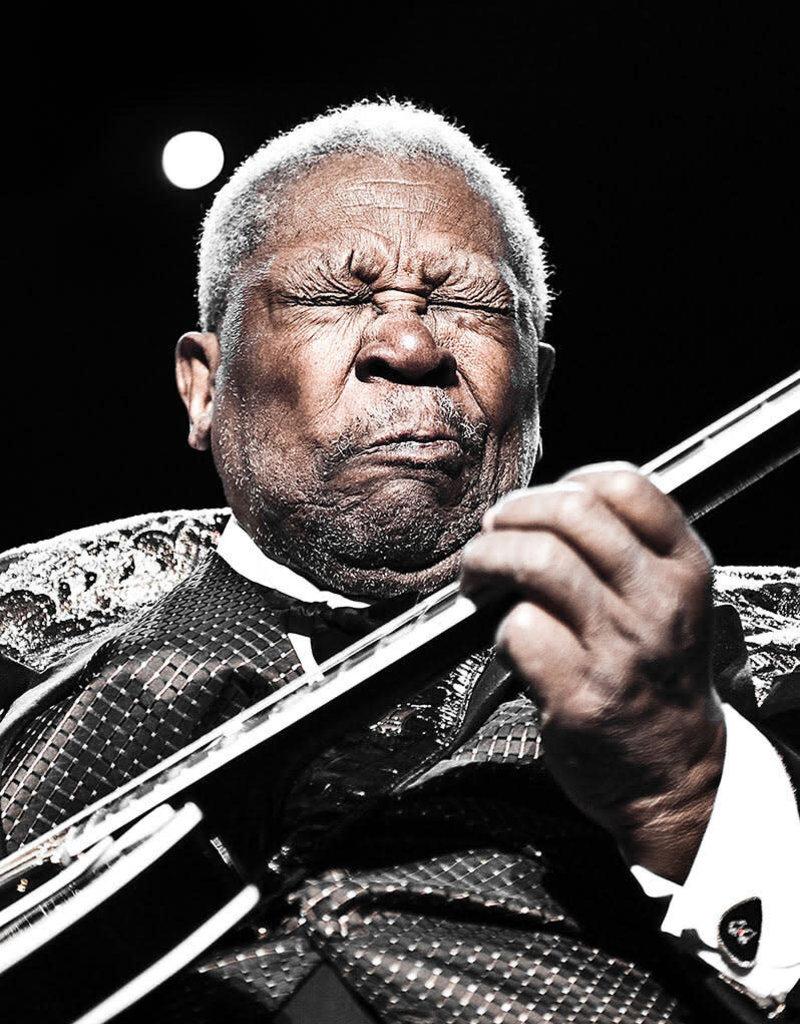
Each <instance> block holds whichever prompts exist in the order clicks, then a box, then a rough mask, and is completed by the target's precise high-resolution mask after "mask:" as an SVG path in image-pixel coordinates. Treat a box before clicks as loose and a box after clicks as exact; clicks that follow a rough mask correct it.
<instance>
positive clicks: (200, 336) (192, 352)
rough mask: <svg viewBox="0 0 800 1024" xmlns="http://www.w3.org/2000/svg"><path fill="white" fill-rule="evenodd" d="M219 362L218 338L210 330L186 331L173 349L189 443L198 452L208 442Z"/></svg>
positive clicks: (209, 442) (208, 444)
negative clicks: (187, 416) (184, 408)
mask: <svg viewBox="0 0 800 1024" xmlns="http://www.w3.org/2000/svg"><path fill="white" fill-rule="evenodd" d="M219 361H220V348H219V340H218V338H217V336H216V334H213V333H212V332H210V331H187V333H186V334H184V335H182V336H181V338H180V339H179V341H178V344H177V346H176V348H175V378H176V382H177V385H178V392H179V394H180V396H181V399H182V400H183V404H184V405H185V406H186V411H187V413H188V414H189V445H190V446H191V447H192V448H195V449H197V451H206V449H208V447H209V446H210V444H211V423H212V419H213V415H214V386H215V380H216V375H217V369H218V367H219Z"/></svg>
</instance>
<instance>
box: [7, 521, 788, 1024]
mask: <svg viewBox="0 0 800 1024" xmlns="http://www.w3.org/2000/svg"><path fill="white" fill-rule="evenodd" d="M217 522H218V520H215V519H213V518H212V519H211V521H210V522H209V524H208V528H207V529H206V530H205V532H204V524H203V522H202V520H201V521H199V523H198V521H196V520H195V521H194V522H192V521H188V524H187V520H186V519H185V518H184V519H181V520H179V524H178V526H177V527H176V528H175V529H173V530H172V531H170V530H167V531H164V532H165V535H167V536H171V537H172V538H173V541H174V544H173V550H178V543H177V538H178V536H179V535H180V534H181V531H184V533H185V531H186V529H187V526H188V528H189V529H193V530H195V531H196V543H195V544H194V550H193V553H192V554H191V556H190V558H189V559H188V560H189V561H190V562H191V564H192V567H191V568H190V571H189V572H188V575H185V576H184V578H182V579H181V581H180V582H178V583H177V585H176V586H174V588H172V589H170V590H168V591H167V592H166V593H164V594H163V596H161V597H160V598H159V599H158V600H157V601H156V602H155V603H154V604H152V605H150V606H146V607H144V609H143V610H141V611H139V613H138V614H135V615H134V617H133V618H132V620H130V621H128V622H127V623H126V624H125V625H124V626H123V628H122V629H121V630H119V629H118V630H117V631H116V632H115V633H114V635H113V636H111V637H109V638H105V639H104V634H103V633H102V631H103V630H105V629H106V628H107V627H108V625H109V624H110V622H112V621H115V620H116V621H117V622H118V621H119V620H120V618H123V617H124V616H122V615H120V614H119V613H117V614H116V616H115V614H114V612H113V611H112V612H111V613H110V614H107V615H105V616H103V615H102V614H101V615H100V616H99V621H97V620H95V621H93V622H90V623H89V625H88V627H86V626H84V627H83V629H78V630H76V629H75V619H76V616H73V617H72V619H71V620H70V621H71V625H70V627H69V629H68V630H66V631H64V630H63V629H62V630H61V632H60V633H59V622H58V616H57V614H56V615H52V616H51V621H50V623H49V628H50V629H51V630H52V632H51V635H50V636H49V637H47V638H46V639H43V634H44V632H45V631H46V629H47V628H48V626H45V627H44V629H42V627H41V624H40V625H39V626H38V627H37V629H38V630H39V633H38V647H37V635H34V637H33V642H32V643H29V644H28V647H27V650H26V651H20V649H19V646H17V647H14V646H12V645H11V644H7V645H6V647H5V653H6V655H7V662H6V664H7V676H6V678H7V685H8V687H9V690H15V691H20V690H23V689H25V688H28V692H27V694H26V695H24V696H22V697H21V698H20V699H18V700H17V702H16V704H14V705H12V707H11V711H10V712H9V715H8V716H7V720H6V727H5V730H4V731H3V734H2V736H0V742H2V743H3V744H4V759H3V768H2V775H0V787H1V788H0V804H1V806H2V813H3V835H4V842H5V845H6V848H7V849H9V850H11V849H15V848H17V847H18V846H19V845H21V844H23V843H24V842H26V841H27V840H29V839H30V838H33V837H34V836H36V835H40V834H42V833H43V832H45V831H47V830H48V829H49V828H50V827H51V826H52V825H53V824H55V823H57V822H59V821H61V820H63V819H64V818H66V817H68V816H70V815H71V814H73V813H75V811H76V810H78V809H80V808H81V807H82V806H85V805H86V804H88V803H90V802H92V801H93V800H95V799H97V798H98V797H100V796H102V795H104V794H105V793H107V792H111V791H112V790H113V789H115V788H116V787H118V786H119V785H121V784H123V783H124V782H126V781H128V780H129V779H130V778H132V777H134V776H135V775H137V774H139V773H140V772H142V771H143V770H145V769H146V768H148V767H149V766H150V765H152V764H155V763H157V762H158V761H159V760H161V759H162V758H163V757H165V756H167V755H168V754H170V753H171V752H173V751H174V750H177V749H179V748H180V747H182V746H184V745H185V744H186V743H188V742H190V741H191V740H192V739H193V738H195V737H196V736H198V735H201V734H202V733H203V732H206V731H208V730H209V729H210V728H212V727H213V726H215V725H216V724H218V723H219V722H220V721H223V720H225V719H226V718H227V717H230V716H231V715H232V714H234V713H236V712H237V711H238V710H240V709H241V708H242V707H245V706H247V705H249V704H251V703H253V702H254V701H255V700H258V699H259V698H260V697H262V696H263V695H265V693H266V692H268V691H269V690H272V689H275V688H277V687H279V686H281V685H283V684H284V683H285V682H286V681H288V680H290V679H292V678H294V677H295V676H296V675H297V674H298V673H299V671H300V669H299V665H298V664H297V660H296V656H295V654H294V651H293V648H292V646H291V644H290V643H289V641H288V639H287V637H286V634H285V632H284V630H283V628H282V609H283V607H284V606H285V599H284V598H282V596H281V595H278V594H276V593H275V592H272V591H269V590H266V589H265V588H262V587H259V586H257V585H256V584H253V583H251V582H249V581H247V580H245V579H243V578H242V577H240V576H238V575H237V574H236V573H234V572H233V570H231V569H230V568H229V567H228V566H227V564H226V563H224V562H223V561H222V560H221V559H219V558H218V557H217V556H216V555H214V554H213V553H211V552H209V553H203V550H202V549H203V548H204V547H209V546H211V545H212V543H213V530H214V527H215V526H216V525H217ZM140 526H141V524H140ZM147 527H148V528H149V533H150V534H151V535H152V534H153V532H154V531H153V523H152V521H151V522H149V523H148V524H147ZM120 529H121V533H122V534H123V535H125V530H126V527H125V526H124V525H123V526H122V527H121V528H120ZM146 532H148V530H142V529H139V531H138V533H137V531H136V527H135V526H134V527H132V528H130V529H129V531H128V534H127V537H128V539H130V538H131V537H134V538H139V543H141V538H142V536H143V534H144V533H146ZM155 532H158V531H155ZM150 542H152V536H151V538H150ZM83 543H84V541H83V540H81V541H80V542H79V547H81V544H83ZM101 546H105V547H106V548H107V547H108V537H107V536H106V539H105V541H104V544H103V545H101ZM124 546H125V545H124V543H123V542H122V540H120V541H119V547H122V548H124ZM119 547H118V548H117V549H116V554H119ZM112 548H113V544H112ZM81 550H82V552H83V554H85V553H86V546H85V544H84V546H83V547H82V548H81ZM76 557H77V556H76ZM78 560H80V558H79V557H78ZM34 561H35V559H34ZM7 565H8V566H11V565H16V566H17V567H19V559H15V560H10V561H9V562H8V563H7ZM186 568H187V566H186V565H182V566H180V567H179V568H178V569H177V570H175V575H178V576H181V575H183V574H184V572H185V571H186ZM134 569H135V567H134ZM82 571H84V572H85V565H84V569H83V570H82ZM6 575H7V572H6ZM120 575H122V574H121V573H120V574H118V576H120ZM131 575H136V573H135V571H134V572H133V573H129V574H128V576H126V577H124V578H123V579H121V580H119V584H118V586H119V587H124V585H125V580H128V579H130V576H131ZM12 576H13V573H12ZM785 576H786V574H783V577H778V578H777V581H776V582H777V585H778V586H779V587H782V588H783V589H784V591H786V590H787V584H786V582H785V580H784V577H785ZM0 579H2V577H0ZM6 582H8V581H7V580H6ZM161 582H162V584H163V581H161ZM721 583H722V587H723V588H724V587H725V580H724V578H723V579H722V580H721ZM87 589H90V588H87ZM112 589H113V588H112ZM731 589H732V588H731ZM108 591H109V587H108V586H106V593H107V596H108ZM22 593H24V592H23V591H20V590H19V589H18V590H6V593H5V595H4V596H5V598H6V599H7V605H12V607H13V610H14V611H15V612H16V615H15V616H12V619H13V622H12V631H11V632H9V630H8V629H7V630H6V638H8V637H9V636H11V637H12V639H13V638H15V637H18V635H19V630H20V628H22V629H24V626H25V618H24V616H23V615H20V614H19V608H20V607H21V606H23V607H24V603H25V602H24V599H23V597H22V596H21V595H22ZM27 593H28V595H31V594H34V591H33V589H31V588H30V587H29V589H28V591H27ZM761 593H762V596H763V589H762V591H761ZM9 594H12V599H9V598H8V595H9ZM796 594H797V591H796V590H795V594H794V599H796ZM36 596H41V595H36ZM786 596H787V594H786V593H784V594H783V597H786ZM788 598H789V601H790V602H791V599H792V594H791V585H788ZM14 602H16V603H14ZM111 603H112V604H113V598H112V602H111ZM123 603H124V605H125V613H126V614H127V615H130V614H131V612H132V611H133V610H135V607H136V602H135V601H132V600H127V601H126V602H123ZM762 603H763V601H762ZM131 605H133V606H134V607H133V609H132V608H131ZM784 606H785V602H784V604H781V605H780V607H781V608H783V607H784ZM771 614H775V612H773V611H771ZM84 621H85V620H84ZM20 623H21V624H22V626H21V627H20ZM718 627H719V628H718V638H717V644H716V650H715V672H716V678H717V684H718V686H719V687H720V689H721V690H722V691H723V693H724V696H725V698H726V699H728V700H729V701H730V702H731V703H734V704H736V705H737V707H738V708H739V710H741V711H743V712H744V713H746V714H748V715H749V716H750V717H751V718H754V719H757V718H758V717H759V714H760V713H763V714H764V715H766V716H770V721H771V724H772V725H773V726H775V725H777V726H778V728H779V731H781V732H782V735H783V736H784V737H785V739H787V740H788V741H789V743H791V742H792V741H793V737H792V735H791V730H792V728H793V727H795V728H796V715H795V710H794V709H795V705H796V703H797V702H796V693H797V688H796V686H795V684H796V682H797V677H796V664H795V663H794V662H793V661H792V648H791V644H790V645H789V646H788V648H786V649H784V648H783V647H781V643H780V641H778V642H776V643H773V645H772V648H773V649H772V650H769V651H768V650H766V649H764V648H763V647H762V648H760V649H759V648H757V649H756V652H755V660H756V661H757V662H758V659H759V658H761V659H762V661H761V662H760V663H759V668H760V670H761V672H760V678H761V680H762V681H761V682H759V683H754V682H753V677H752V675H751V672H750V667H749V665H748V662H747V654H746V651H745V649H744V647H743V644H742V633H741V627H740V626H739V622H738V618H737V617H736V616H735V614H733V613H732V612H731V611H730V610H728V611H724V610H723V611H721V612H720V613H719V616H718ZM14 628H16V629H17V633H14V632H13V629H14ZM96 631H100V633H99V635H97V632H96ZM76 632H79V633H80V632H82V633H83V639H85V637H86V635H87V634H89V635H91V634H95V639H96V641H97V642H96V650H95V651H94V653H93V655H92V657H91V658H90V659H89V660H88V662H86V663H85V664H82V665H81V667H80V668H79V669H78V670H77V671H75V672H67V673H61V677H62V678H61V682H60V683H59V684H58V685H57V687H56V688H55V689H54V688H53V687H52V686H50V687H49V688H48V684H47V682H43V683H40V684H39V686H38V690H37V689H36V688H35V687H34V688H33V689H30V687H31V684H35V683H36V681H37V680H36V678H35V677H34V676H32V675H27V676H26V673H29V672H30V671H31V670H33V671H36V670H37V669H38V670H40V671H41V670H42V669H43V668H44V666H45V665H46V664H47V659H48V657H49V658H50V659H51V660H52V658H53V657H54V653H53V652H56V654H55V657H58V656H59V655H63V654H64V653H65V652H66V653H68V654H69V653H71V650H72V648H73V646H74V643H75V635H74V634H75V633H76ZM48 641H49V642H48ZM26 655H27V657H26ZM768 663H769V664H768ZM768 668H769V669H771V674H770V672H768V671H765V670H766V669H768ZM759 706H760V707H761V709H762V712H760V711H759ZM781 750H782V753H783V754H784V756H785V757H786V758H787V762H788V763H790V765H794V767H793V770H796V764H795V763H794V762H793V761H792V758H793V755H792V752H791V748H790V747H787V746H782V747H781ZM252 783H253V784H252V785H248V786H247V787H243V791H242V792H241V793H238V794H232V797H233V798H235V799H237V800H238V801H239V803H240V805H241V813H242V816H243V817H245V818H247V820H249V821H252V822H257V821H259V820H261V819H267V818H268V819H269V822H270V832H271V833H272V836H271V839H270V840H268V841H265V845H264V861H265V865H264V868H265V872H269V873H271V875H272V876H273V877H274V878H275V879H277V880H278V885H277V886H276V888H278V889H279V890H281V896H280V898H278V899H277V900H276V901H274V902H273V903H271V904H270V906H269V907H265V908H264V912H263V919H262V923H260V924H258V925H257V926H255V927H250V926H248V928H247V929H241V930H239V931H238V932H236V933H233V934H231V935H230V936H228V938H227V939H226V941H225V943H224V944H223V945H222V947H221V948H219V949H215V950H213V951H210V952H209V953H208V954H207V956H206V957H204V958H203V961H202V962H201V963H199V964H196V965H194V966H193V967H192V968H191V969H189V970H188V971H186V972H184V974H183V975H182V976H181V977H180V978H178V979H176V980H175V981H174V982H172V983H171V984H170V985H168V986H166V987H165V988H164V989H163V990H162V991H160V992H159V993H158V994H157V996H156V997H153V998H152V999H151V1000H150V1005H149V1006H147V1007H144V1008H142V1009H141V1010H140V1011H139V1012H140V1013H141V1014H142V1015H143V1016H142V1019H149V1020H151V1021H153V1020H159V1021H160V1020H163V1021H165V1022H166V1021H171V1020H178V1019H180V1020H183V1021H186V1020H191V1021H197V1022H205V1021H209V1022H210V1021H215V1022H216V1021H220V1022H221V1021H226V1022H227V1021H234V1022H235V1021H243V1022H244V1021H257V1020H260V1021H263V1020H269V1019H272V1018H273V1017H275V1015H278V1014H280V1012H281V1008H282V1007H283V1006H284V1005H285V1004H286V1002H287V1000H289V999H290V998H291V997H292V995H293V993H295V992H296V991H297V990H298V987H299V986H301V985H302V984H303V982H304V981H305V980H306V979H307V978H309V976H310V975H311V974H312V973H313V972H314V971H315V969H316V968H317V967H318V965H319V964H320V963H321V962H324V963H326V964H328V965H330V966H331V967H332V968H333V970H334V971H335V972H336V974H337V975H338V976H339V977H340V978H341V979H343V980H344V982H345V984H346V985H347V987H348V989H349V990H351V991H352V992H353V993H354V994H355V998H356V999H357V1000H358V1001H359V1002H360V1003H361V1005H363V1006H364V1007H365V1008H366V1009H367V1010H368V1012H369V1013H370V1014H371V1015H373V1016H374V1017H377V1018H378V1019H380V1020H387V1021H402V1022H409V1024H410V1022H415V1024H416V1022H423V1021H473V1020H475V1021H477V1020H484V1019H486V1020H492V1021H497V1022H503V1024H506V1022H509V1024H510V1022H512V1021H513V1022H525V1021H541V1020H556V1021H562V1020H563V1021H599V1022H602V1021H626V1020H636V1021H641V1022H650V1021H653V1022H661V1021H685V1022H690V1021H697V1022H700V1021H703V1022H705V1021H710V1020H713V1019H721V1020H725V1019H735V1017H732V1016H731V1015H732V1014H735V1015H738V1016H739V1017H740V1019H742V1020H747V1019H762V1017H761V1015H760V1014H759V1013H758V1012H757V1011H756V1010H755V1009H753V1008H752V1007H751V1006H750V1005H749V1004H748V1003H746V1002H742V1001H740V1000H739V998H738V996H737V995H736V994H735V993H733V992H732V991H731V990H729V989H728V987H727V986H726V985H725V984H724V983H721V982H720V981H719V980H718V979H717V978H716V976H714V975H713V974H712V973H710V972H704V971H703V970H702V969H701V967H700V965H699V964H698V963H695V962H694V961H692V960H690V959H689V958H687V957H681V956H679V955H678V954H676V953H675V952H674V951H673V950H671V949H670V948H669V947H668V946H667V945H666V943H665V942H664V941H662V938H661V936H660V934H659V932H658V927H657V919H656V918H655V916H654V914H655V908H654V906H653V904H652V903H651V901H649V900H647V899H646V898H645V897H644V896H643V895H642V894H641V893H640V891H639V890H638V887H637V886H636V884H635V882H633V880H632V879H631V877H630V875H629V872H628V871H627V869H626V868H625V866H624V865H623V864H622V862H621V860H620V858H619V855H618V853H617V851H616V849H615V848H614V846H613V843H612V842H611V841H610V840H609V838H608V837H607V836H606V835H605V833H603V832H602V831H601V830H599V829H597V828H596V827H594V826H593V825H592V824H591V823H589V822H588V821H587V820H586V819H585V818H583V817H582V816H581V815H580V814H579V813H578V812H577V811H576V810H575V809H574V808H573V807H572V806H571V805H570V804H569V802H568V801H567V800H566V799H565V798H564V797H563V796H562V795H561V794H560V792H559V790H558V788H557V787H556V786H555V785H554V783H553V782H552V780H551V779H550V777H549V775H548V773H547V771H546V769H545V768H544V765H543V762H542V760H541V758H540V743H539V725H538V715H537V711H536V708H535V706H534V705H533V704H532V702H531V701H530V699H529V698H528V697H527V696H525V695H524V694H522V693H521V692H519V691H518V690H517V688H516V687H515V686H514V682H513V680H511V679H509V678H508V677H505V676H503V675H502V674H500V673H499V672H498V671H497V667H496V665H495V663H494V662H493V660H492V658H491V652H490V651H488V650H481V651H476V652H471V653H470V654H469V655H468V656H466V657H464V658H461V659H460V660H456V662H455V663H454V665H453V666H452V668H451V669H449V670H448V671H446V672H445V673H444V674H441V675H437V676H436V677H433V678H430V679H422V680H420V692H419V695H418V696H417V697H415V698H414V699H413V700H409V701H408V702H406V703H405V704H404V705H401V706H399V707H396V708H393V709H391V710H390V711H389V712H388V713H387V714H385V715H384V716H383V717H382V718H381V719H380V720H378V721H374V722H365V723H361V724H359V725H357V726H355V727H345V728H343V729H342V732H341V734H340V736H339V737H338V738H337V739H336V740H335V741H333V742H331V743H328V745H327V746H326V747H325V748H324V749H320V750H316V751H315V752H314V756H313V758H311V760H310V762H309V763H307V764H303V765H300V766H297V767H296V768H295V769H293V771H292V772H291V773H290V776H289V778H288V779H282V780H281V786H280V789H281V799H280V801H279V803H278V805H277V806H276V802H275V800H274V799H273V797H274V794H273V792H272V790H273V789H274V785H273V783H274V780H273V779H272V778H261V779H255V780H252ZM267 809H268V812H267ZM276 836H277V837H279V841H276V840H275V837H276ZM281 882H283V883H284V884H283V885H282V886H281V884H280V883H281Z"/></svg>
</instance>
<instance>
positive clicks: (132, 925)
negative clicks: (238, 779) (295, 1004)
mask: <svg viewBox="0 0 800 1024" xmlns="http://www.w3.org/2000/svg"><path fill="white" fill-rule="evenodd" d="M26 883H27V884H26ZM15 888H16V889H17V890H20V889H25V890H26V891H25V893H24V895H21V896H20V897H19V898H18V899H17V900H16V901H15V902H14V903H11V904H10V905H9V906H8V907H7V908H6V910H5V911H3V912H0V1016H2V1019H4V1020H8V1021H23V1020H28V1021H33V1020H36V1021H47V1022H48V1024H75V1022H78V1021H80V1022H81V1024H103V1022H105V1021H107V1020H110V1019H112V1018H113V1017H116V1016H117V1015H118V1014H120V1013H121V1012H123V1011H124V1010H125V1009H127V1008H128V1007H129V1006H132V1005H133V1004H135V1003H136V1002H138V1001H139V1000H140V999H142V998H143V997H144V996H145V995H147V994H148V993H149V992H150V991H152V990H153V989H154V988H156V987H157V986H158V985H159V984H160V983H161V982H162V981H165V980H166V979H167V978H169V977H171V976H172V975H173V974H175V973H176V971H178V970H180V969H181V968H182V967H184V966H186V964H188V963H190V962H191V961H192V960H194V959H195V958H196V957H197V956H199V955H200V953H202V952H203V950H205V949H207V948H208V947H209V946H210V945H212V944H213V943H214V942H215V941H216V940H217V939H219V938H220V937H221V936H222V935H223V934H225V932H227V931H229V930H230V929H231V928H232V927H233V926H234V925H236V924H237V923H238V922H239V921H241V919H242V918H243V917H245V916H246V915H247V914H248V913H249V912H250V911H251V910H252V909H253V907H254V906H255V905H256V903H257V902H258V899H259V892H258V889H257V888H256V887H255V886H254V885H246V884H244V883H243V882H242V880H241V877H240V875H239V872H238V870H237V869H236V867H235V865H234V863H233V861H232V859H231V857H230V855H229V853H228V851H227V850H226V848H225V847H224V846H223V845H222V843H221V842H220V840H219V839H218V838H217V837H215V836H211V835H209V833H208V831H207V830H206V828H205V822H204V820H203V814H202V812H201V811H200V809H199V808H198V807H197V806H196V805H195V804H192V803H187V804H185V805H184V806H183V807H181V808H180V809H179V810H177V811H176V810H173V809H172V808H171V807H169V806H166V805H162V806H160V807H158V808H156V809H155V810H153V811H151V812H150V813H149V814H147V815H146V816H145V817H143V818H142V819H140V820H139V821H138V822H136V823H135V824H134V825H132V826H130V828H128V829H127V830H126V831H125V832H123V833H122V834H121V835H120V836H119V837H116V838H115V837H112V836H108V837H106V838H105V839H103V840H100V841H99V842H98V843H96V844H95V846H94V847H92V848H91V849H90V850H88V851H86V852H85V853H84V854H82V855H81V856H80V857H78V858H77V859H76V860H75V861H74V862H72V863H70V864H68V865H67V866H66V867H64V868H62V869H61V870H60V871H57V872H56V873H53V872H52V870H48V869H47V867H46V866H44V865H43V866H42V869H41V870H40V871H39V872H38V873H37V872H36V871H35V870H34V871H32V872H30V873H29V874H27V875H26V876H24V881H23V879H20V880H19V881H18V882H17V885H16V887H15Z"/></svg>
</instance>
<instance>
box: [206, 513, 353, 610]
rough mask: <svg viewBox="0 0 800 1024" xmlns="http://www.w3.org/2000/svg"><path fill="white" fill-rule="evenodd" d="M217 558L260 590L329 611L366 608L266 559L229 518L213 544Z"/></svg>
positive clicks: (286, 567) (252, 541) (278, 563)
mask: <svg viewBox="0 0 800 1024" xmlns="http://www.w3.org/2000/svg"><path fill="white" fill-rule="evenodd" d="M217 554H218V555H219V556H220V558H223V559H224V560H225V561H226V562H227V563H228V565H229V566H230V567H231V569H233V570H234V572H238V573H239V575H240V576H244V577H245V579H248V580H250V581H251V582H252V583H258V584H259V585H260V586H262V587H271V588H272V589H273V590H279V591H280V592H281V593H282V594H286V595H287V596H288V597H293V598H295V599H296V600H298V601H324V602H325V603H326V604H328V605H330V607H331V608H344V607H348V608H366V607H367V603H368V602H366V601H353V600H351V599H350V598H349V597H344V596H343V595H342V594H335V593H333V592H332V591H330V590H320V589H319V587H317V586H316V585H315V584H313V583H312V582H311V581H310V580H307V579H306V578H305V577H304V576H301V575H300V573H297V572H295V571H294V569H290V568H289V567H288V566H287V565H281V563H280V562H276V561H274V560H273V559H272V558H269V557H268V556H267V555H265V554H264V552H263V551H262V550H261V549H260V548H259V547H258V546H257V545H256V543H255V541H254V540H253V539H252V538H251V537H250V536H249V534H247V533H245V531H244V530H243V529H242V527H241V526H240V525H239V524H238V523H237V522H236V520H235V519H234V517H233V516H231V517H230V519H229V520H228V523H227V525H226V526H225V529H224V530H223V531H222V536H221V537H220V539H219V543H218V544H217Z"/></svg>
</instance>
